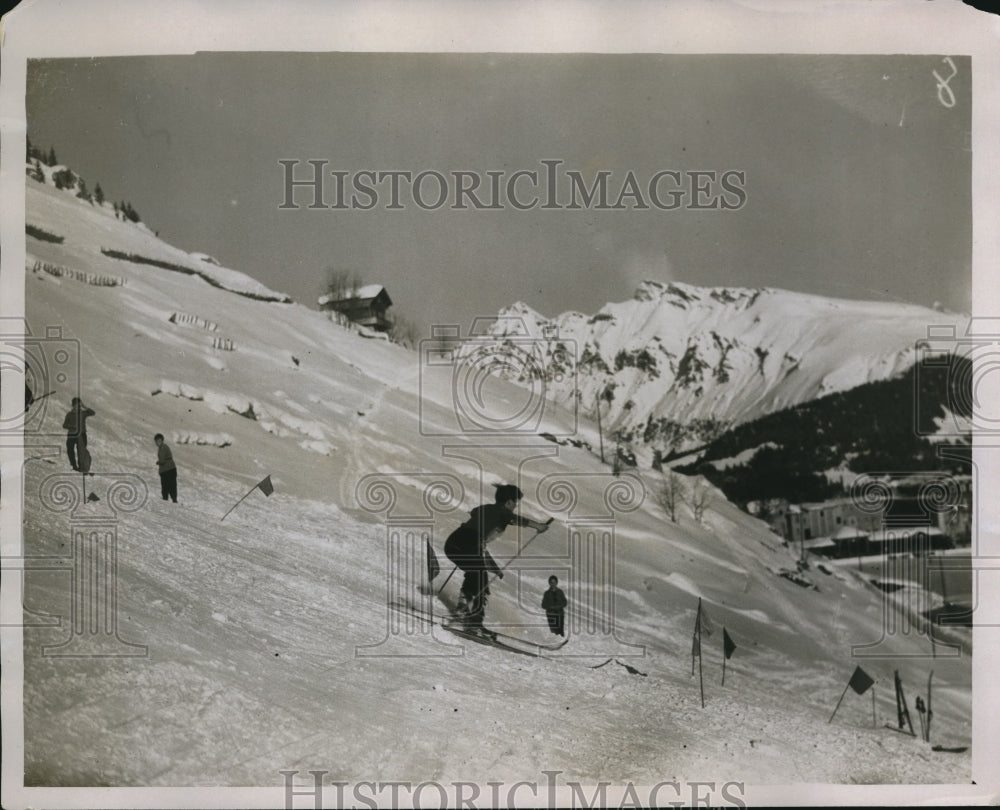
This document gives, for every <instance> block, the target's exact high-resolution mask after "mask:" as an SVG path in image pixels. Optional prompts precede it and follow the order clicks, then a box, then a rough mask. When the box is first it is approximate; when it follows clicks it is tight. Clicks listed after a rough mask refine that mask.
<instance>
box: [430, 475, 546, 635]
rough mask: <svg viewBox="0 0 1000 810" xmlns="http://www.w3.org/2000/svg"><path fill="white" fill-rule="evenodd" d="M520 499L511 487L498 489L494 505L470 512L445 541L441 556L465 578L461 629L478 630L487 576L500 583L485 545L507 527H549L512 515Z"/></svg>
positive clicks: (459, 609)
mask: <svg viewBox="0 0 1000 810" xmlns="http://www.w3.org/2000/svg"><path fill="white" fill-rule="evenodd" d="M522 497H523V496H522V493H521V490H520V489H518V488H517V487H516V486H514V485H513V484H502V485H498V486H497V491H496V502H495V503H490V504H483V505H482V506H477V507H476V508H475V509H473V510H472V513H471V516H470V517H469V519H468V520H467V521H466V522H465V523H463V524H462V525H461V526H459V527H458V528H457V529H455V531H453V532H452V533H451V534H450V535H449V536H448V539H447V540H446V541H445V544H444V553H445V554H446V555H447V556H448V559H449V560H451V561H452V562H453V563H455V565H457V566H458V567H459V568H460V569H462V571H463V572H464V574H465V579H464V581H463V582H462V598H461V600H460V601H459V603H458V610H457V612H459V613H464V614H466V616H465V625H466V627H468V628H469V629H472V630H480V629H482V626H483V615H484V613H485V612H486V597H487V596H488V595H489V588H488V587H487V584H488V582H489V576H490V574H491V573H492V574H496V575H497V576H498V577H499V578H500V579H503V571H501V570H500V567H499V566H498V565H497V564H496V562H495V561H494V559H493V557H492V556H491V555H490V553H489V551H487V550H486V544H487V543H489V542H490V541H491V540H493V539H495V538H496V537H498V536H499V535H500V534H502V533H503V530H504V529H506V528H507V527H508V526H510V525H511V524H514V525H515V526H527V527H528V528H531V529H534V530H535V531H537V532H538V533H539V534H541V533H542V532H544V531H545V530H546V529H547V528H548V527H549V524H548V523H539V522H538V521H537V520H531V519H530V518H526V517H522V516H521V515H518V514H516V513H515V512H514V510H515V509H516V508H517V502H518V501H519V500H521V498H522Z"/></svg>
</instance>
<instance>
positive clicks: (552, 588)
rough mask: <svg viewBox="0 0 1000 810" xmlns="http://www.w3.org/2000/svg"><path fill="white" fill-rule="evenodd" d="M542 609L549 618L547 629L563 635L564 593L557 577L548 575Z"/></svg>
mask: <svg viewBox="0 0 1000 810" xmlns="http://www.w3.org/2000/svg"><path fill="white" fill-rule="evenodd" d="M542 610H544V611H545V617H546V618H547V619H548V620H549V630H551V631H552V632H553V633H555V634H556V635H557V636H562V635H565V632H564V627H563V621H564V618H565V617H564V611H565V610H566V594H564V593H563V592H562V589H561V588H560V587H559V577H557V576H555V575H554V574H553V575H552V576H551V577H549V589H548V590H547V591H546V592H545V593H544V594H542Z"/></svg>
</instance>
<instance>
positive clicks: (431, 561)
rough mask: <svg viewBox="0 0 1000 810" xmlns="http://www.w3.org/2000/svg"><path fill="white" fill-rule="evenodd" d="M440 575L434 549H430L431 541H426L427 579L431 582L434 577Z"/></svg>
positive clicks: (439, 567)
mask: <svg viewBox="0 0 1000 810" xmlns="http://www.w3.org/2000/svg"><path fill="white" fill-rule="evenodd" d="M440 573H441V566H440V565H439V564H438V558H437V555H436V554H435V553H434V549H433V548H432V547H431V541H430V540H427V579H429V580H430V581H431V582H433V581H434V577H436V576H437V575H438V574H440ZM445 584H446V585H447V583H445Z"/></svg>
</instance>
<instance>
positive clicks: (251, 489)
mask: <svg viewBox="0 0 1000 810" xmlns="http://www.w3.org/2000/svg"><path fill="white" fill-rule="evenodd" d="M259 486H260V484H254V485H253V486H252V487H250V492H248V493H247V494H246V495H244V496H243V497H242V498H240V499H239V500H238V501H237V502H236V503H234V504H233V505H232V506H231V507H230V509H229V512H232V511H233V509H235V508H236V507H237V506H239V505H240V504H241V503H243V501H245V500H246V499H247V498H249V497H250V495H251V493H253V491H254V490H255V489H257V487H259ZM229 512H226V514H224V515H223V516H222V517H221V518H219V523H222V521H224V520H225V519H226V518H227V517H229Z"/></svg>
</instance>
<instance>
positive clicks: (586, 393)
mask: <svg viewBox="0 0 1000 810" xmlns="http://www.w3.org/2000/svg"><path fill="white" fill-rule="evenodd" d="M967 322H968V317H967V316H963V315H956V314H954V313H948V312H938V311H935V310H931V309H927V308H924V307H919V306H914V305H907V304H897V303H879V302H867V301H848V300H838V299H831V298H824V297H820V296H815V295H806V294H803V293H795V292H789V291H785V290H776V289H769V288H765V289H744V288H726V287H718V288H705V287H696V286H693V285H690V284H682V283H678V282H674V283H670V284H665V283H662V282H658V281H646V282H643V283H642V284H641V285H640V286H639V288H638V289H637V290H636V291H635V294H634V296H633V297H632V298H631V299H630V300H627V301H620V302H615V303H609V304H607V305H605V306H604V307H602V308H601V309H600V311H599V312H597V313H596V314H594V315H592V316H587V315H584V314H582V313H579V312H567V313H563V314H562V315H558V316H556V317H555V318H551V319H550V318H545V317H544V316H542V315H540V314H539V313H538V312H536V311H535V310H533V309H532V308H531V307H530V306H528V305H527V304H524V303H520V302H519V303H517V304H514V305H513V306H511V307H509V308H507V309H505V310H503V311H502V312H501V313H500V314H499V316H498V318H497V320H496V323H495V324H494V325H493V326H492V327H491V329H490V331H489V334H490V335H492V336H494V337H498V338H503V337H508V336H513V335H521V336H527V337H530V338H531V339H534V340H536V341H537V342H538V344H539V346H540V348H541V350H542V351H543V352H544V354H545V360H544V361H543V362H544V363H545V366H546V370H547V371H548V372H549V377H550V379H549V380H548V394H549V395H550V396H552V397H553V398H554V400H555V401H557V402H560V403H563V404H568V403H571V402H573V401H574V400H575V399H576V397H577V394H576V393H575V392H576V391H577V390H579V392H580V394H579V399H578V402H579V406H580V407H581V408H582V409H583V410H584V411H585V412H587V413H588V414H590V415H592V416H594V415H595V414H596V412H595V408H596V402H597V401H598V398H599V397H603V398H604V399H603V401H602V405H601V408H602V418H603V419H604V420H605V421H604V424H605V427H606V428H607V429H608V431H609V433H610V432H611V431H614V430H619V429H621V430H622V431H623V433H624V434H625V435H626V437H627V438H628V439H629V440H630V441H632V442H634V443H635V444H636V445H639V446H640V447H641V446H643V445H645V446H646V447H647V448H649V447H655V448H659V449H662V450H666V451H671V450H680V449H684V448H685V447H691V446H693V445H696V444H700V443H702V442H704V441H706V440H709V439H711V438H714V436H715V435H718V433H719V432H721V431H722V430H725V429H727V428H729V427H732V426H734V425H737V424H740V423H742V422H746V421H749V420H751V419H755V418H757V417H759V416H763V415H765V414H768V413H772V412H774V411H777V410H781V409H782V408H787V407H790V406H793V405H797V404H799V403H802V402H806V401H809V400H812V399H815V398H817V397H821V396H824V395H826V394H830V393H833V392H836V391H846V390H849V389H851V388H854V387H856V386H859V385H862V384H863V383H866V382H872V381H876V380H883V379H887V378H890V377H893V376H896V375H898V374H900V373H902V372H903V371H905V370H906V369H907V368H909V367H910V366H912V365H913V363H914V360H915V351H914V348H915V345H916V343H917V341H918V340H920V339H922V338H924V339H926V338H927V329H928V327H929V326H932V325H933V326H940V325H954V326H956V328H957V329H959V330H964V329H965V325H966V323H967ZM560 343H561V344H562V346H561V347H560Z"/></svg>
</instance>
